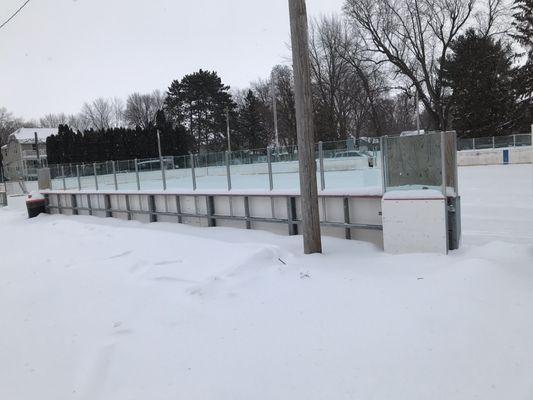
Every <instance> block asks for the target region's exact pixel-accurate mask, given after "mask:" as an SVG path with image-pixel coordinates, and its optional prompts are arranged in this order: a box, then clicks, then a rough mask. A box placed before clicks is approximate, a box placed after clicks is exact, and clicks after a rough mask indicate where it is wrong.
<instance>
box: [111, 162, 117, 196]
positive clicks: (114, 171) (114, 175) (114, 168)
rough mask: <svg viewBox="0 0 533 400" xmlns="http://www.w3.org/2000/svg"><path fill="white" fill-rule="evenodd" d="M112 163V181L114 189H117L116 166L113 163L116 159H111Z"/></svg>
mask: <svg viewBox="0 0 533 400" xmlns="http://www.w3.org/2000/svg"><path fill="white" fill-rule="evenodd" d="M111 162H112V163H113V164H112V169H113V181H114V183H115V190H118V181H117V167H116V165H115V162H116V161H111Z"/></svg>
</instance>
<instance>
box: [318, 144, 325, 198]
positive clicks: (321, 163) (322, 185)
mask: <svg viewBox="0 0 533 400" xmlns="http://www.w3.org/2000/svg"><path fill="white" fill-rule="evenodd" d="M318 158H319V166H320V190H321V191H323V190H324V189H325V188H326V177H325V176H324V149H323V143H322V141H320V142H318Z"/></svg>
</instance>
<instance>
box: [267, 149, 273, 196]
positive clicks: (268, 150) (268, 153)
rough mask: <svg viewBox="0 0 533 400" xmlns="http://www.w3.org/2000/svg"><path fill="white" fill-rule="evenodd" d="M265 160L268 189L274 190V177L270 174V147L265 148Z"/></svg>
mask: <svg viewBox="0 0 533 400" xmlns="http://www.w3.org/2000/svg"><path fill="white" fill-rule="evenodd" d="M267 162H268V186H269V188H270V191H272V190H274V177H273V176H272V149H271V148H270V147H269V148H268V149H267Z"/></svg>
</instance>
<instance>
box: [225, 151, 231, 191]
mask: <svg viewBox="0 0 533 400" xmlns="http://www.w3.org/2000/svg"><path fill="white" fill-rule="evenodd" d="M226 177H227V178H228V191H229V190H231V166H230V152H229V151H226Z"/></svg>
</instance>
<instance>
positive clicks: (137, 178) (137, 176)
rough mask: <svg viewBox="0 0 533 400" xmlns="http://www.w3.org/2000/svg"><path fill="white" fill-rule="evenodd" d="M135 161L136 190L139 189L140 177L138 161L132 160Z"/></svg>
mask: <svg viewBox="0 0 533 400" xmlns="http://www.w3.org/2000/svg"><path fill="white" fill-rule="evenodd" d="M134 163H135V179H136V180H137V190H141V179H140V178H139V163H138V162H137V159H135V160H134Z"/></svg>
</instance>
